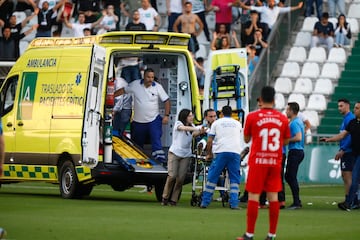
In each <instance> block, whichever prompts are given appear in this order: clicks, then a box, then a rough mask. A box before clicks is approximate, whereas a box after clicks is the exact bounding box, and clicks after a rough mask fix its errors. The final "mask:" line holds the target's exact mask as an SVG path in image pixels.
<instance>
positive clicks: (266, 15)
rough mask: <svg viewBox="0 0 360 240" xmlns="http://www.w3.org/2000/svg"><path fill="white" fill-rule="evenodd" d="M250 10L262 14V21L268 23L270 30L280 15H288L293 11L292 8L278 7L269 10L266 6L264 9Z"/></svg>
mask: <svg viewBox="0 0 360 240" xmlns="http://www.w3.org/2000/svg"><path fill="white" fill-rule="evenodd" d="M250 9H251V10H256V11H257V12H259V13H261V21H262V22H264V23H267V24H268V25H269V28H270V29H271V28H272V27H273V26H274V24H275V22H276V20H277V18H278V16H279V14H280V13H287V12H290V11H291V7H278V6H274V8H273V9H271V8H268V7H266V6H262V7H255V6H250Z"/></svg>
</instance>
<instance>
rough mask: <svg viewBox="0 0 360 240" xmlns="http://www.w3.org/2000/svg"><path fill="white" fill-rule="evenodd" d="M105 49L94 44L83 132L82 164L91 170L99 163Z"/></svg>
mask: <svg viewBox="0 0 360 240" xmlns="http://www.w3.org/2000/svg"><path fill="white" fill-rule="evenodd" d="M105 54H106V50H105V48H103V47H101V46H98V45H96V44H94V46H93V49H92V59H91V63H90V71H89V76H88V77H89V79H88V85H87V91H86V103H85V109H84V120H83V130H82V138H81V144H82V162H83V164H84V165H87V166H89V167H91V168H94V167H95V166H96V165H97V163H98V157H99V140H100V124H101V114H100V110H101V107H102V105H101V95H102V92H103V91H102V86H103V81H104V66H105Z"/></svg>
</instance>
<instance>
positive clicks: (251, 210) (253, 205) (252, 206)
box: [246, 200, 259, 234]
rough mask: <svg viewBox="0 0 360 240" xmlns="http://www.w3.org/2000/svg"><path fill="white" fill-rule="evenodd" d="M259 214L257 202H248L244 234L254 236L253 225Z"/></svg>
mask: <svg viewBox="0 0 360 240" xmlns="http://www.w3.org/2000/svg"><path fill="white" fill-rule="evenodd" d="M258 213H259V202H257V201H253V200H249V201H248V204H247V222H246V232H247V233H251V234H254V232H255V223H256V219H257V217H258Z"/></svg>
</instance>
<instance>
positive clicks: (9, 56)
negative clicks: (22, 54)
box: [0, 24, 37, 61]
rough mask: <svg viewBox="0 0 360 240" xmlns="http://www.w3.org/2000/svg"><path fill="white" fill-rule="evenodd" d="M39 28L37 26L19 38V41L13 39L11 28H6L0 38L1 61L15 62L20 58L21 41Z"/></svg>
mask: <svg viewBox="0 0 360 240" xmlns="http://www.w3.org/2000/svg"><path fill="white" fill-rule="evenodd" d="M36 28H37V24H35V25H33V26H32V28H30V29H29V30H27V31H26V32H24V33H21V34H20V35H19V36H18V39H16V38H13V37H11V28H10V27H9V26H6V25H5V27H4V28H3V29H2V37H0V60H6V61H15V60H16V59H17V58H18V57H19V40H20V39H21V38H23V37H25V36H26V35H28V34H30V33H31V32H32V31H33V30H35V29H36Z"/></svg>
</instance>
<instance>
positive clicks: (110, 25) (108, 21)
mask: <svg viewBox="0 0 360 240" xmlns="http://www.w3.org/2000/svg"><path fill="white" fill-rule="evenodd" d="M100 25H101V28H100V29H99V31H98V33H97V34H103V33H106V32H107V31H113V30H115V29H116V21H115V17H114V16H108V15H106V16H104V18H103V19H102V20H101V22H100ZM105 26H106V27H107V28H105Z"/></svg>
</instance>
